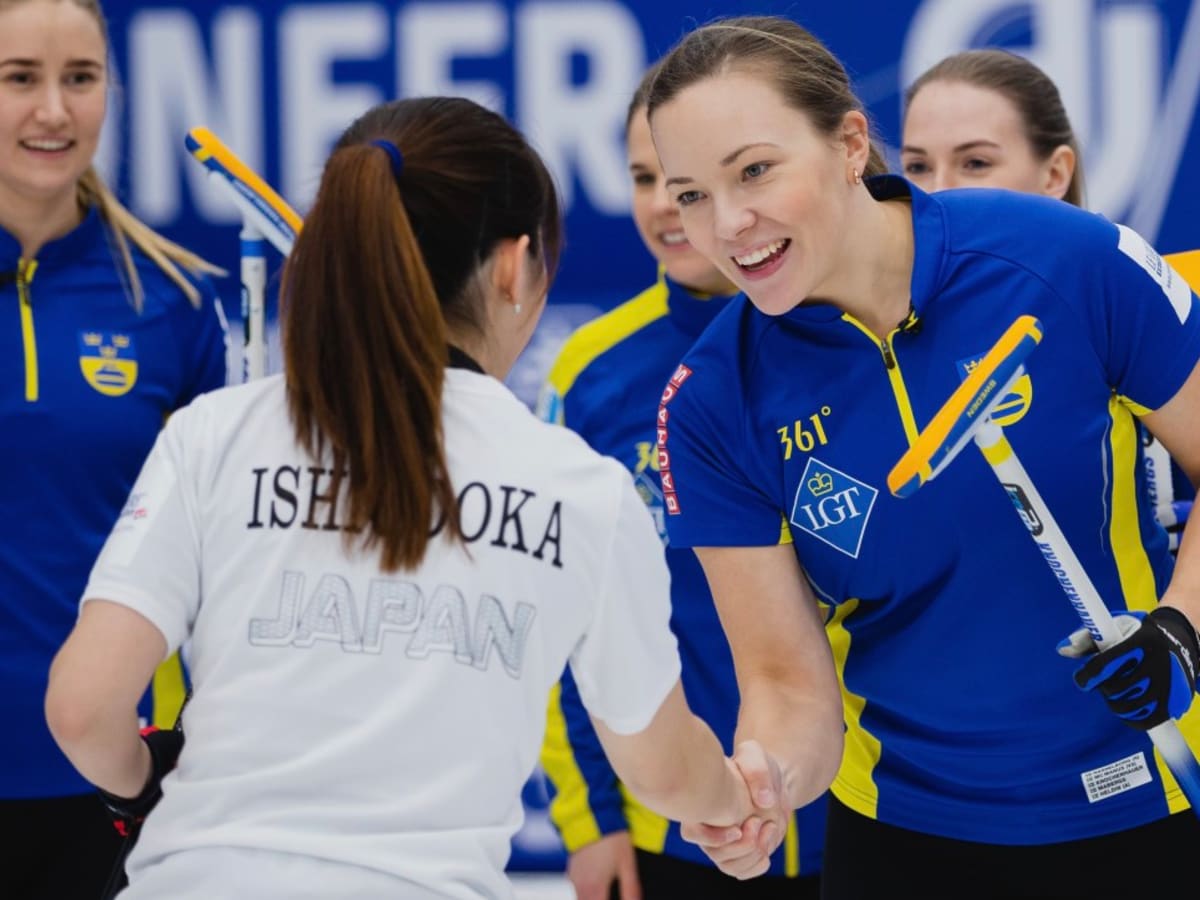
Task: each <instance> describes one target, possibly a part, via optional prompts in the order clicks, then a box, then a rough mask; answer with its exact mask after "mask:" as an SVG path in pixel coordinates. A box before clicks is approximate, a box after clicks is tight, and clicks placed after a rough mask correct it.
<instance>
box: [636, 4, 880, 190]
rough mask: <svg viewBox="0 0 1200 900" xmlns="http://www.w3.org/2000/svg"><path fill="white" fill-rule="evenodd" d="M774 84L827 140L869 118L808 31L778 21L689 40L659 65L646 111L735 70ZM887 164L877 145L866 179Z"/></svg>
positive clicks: (741, 22) (754, 19) (758, 21)
mask: <svg viewBox="0 0 1200 900" xmlns="http://www.w3.org/2000/svg"><path fill="white" fill-rule="evenodd" d="M735 69H736V70H742V71H746V70H749V71H752V72H757V73H761V74H762V75H764V76H765V77H767V78H769V79H770V80H771V81H772V83H773V84H774V85H775V87H776V88H777V89H778V91H779V93H780V94H781V95H782V96H783V98H784V100H785V101H786V102H787V103H788V105H789V106H792V107H793V108H795V109H797V110H799V111H800V112H802V113H804V114H805V115H807V116H808V117H809V120H810V121H811V122H812V123H813V125H814V126H815V127H816V128H817V130H818V131H820V132H822V133H823V134H836V133H839V132H840V129H841V126H842V120H843V119H844V118H845V116H846V113H848V112H851V111H852V110H858V111H859V112H864V114H865V111H864V109H863V105H862V102H861V101H860V100H859V99H858V97H856V96H855V94H854V91H853V90H852V89H851V88H850V79H849V77H848V76H847V75H846V70H845V68H843V66H842V64H841V63H840V62H838V60H837V58H836V57H835V56H834V55H833V54H832V53H830V52H829V50H828V48H826V46H825V45H824V44H822V43H821V42H820V41H819V40H818V39H817V38H816V37H814V36H813V35H812V34H811V33H810V32H809V31H807V30H806V29H804V28H802V27H801V26H800V25H797V24H796V23H795V22H793V21H791V20H790V19H784V18H781V17H778V16H738V17H733V18H728V19H718V20H716V21H714V22H710V23H709V24H707V25H703V26H701V27H700V28H698V29H696V30H695V31H693V32H691V33H690V34H688V35H687V36H685V37H684V38H683V39H682V40H681V41H680V42H679V43H678V44H676V45H675V47H674V48H673V49H672V50H671V52H670V53H668V54H667V55H666V56H665V57H664V58H663V60H662V61H661V62H660V63H659V67H658V73H657V77H656V78H655V79H654V81H653V83H652V84H651V86H650V90H649V95H648V97H647V100H646V106H647V111H648V113H649V114H650V115H654V111H655V110H656V109H657V108H658V107H660V106H662V105H663V104H664V103H667V102H668V101H669V100H671V99H673V98H674V97H676V96H677V95H678V94H679V93H680V92H681V91H683V89H684V88H687V87H690V86H691V85H693V84H695V83H696V82H698V81H703V80H704V79H706V78H711V77H713V76H715V75H720V74H722V73H724V72H728V71H731V70H735ZM886 171H887V163H886V162H885V161H884V158H883V154H882V153H881V152H880V151H879V147H878V145H877V144H876V142H875V141H874V140H872V141H871V155H870V158H869V159H868V160H867V165H866V167H865V171H863V173H862V174H863V175H864V176H867V175H881V174H883V173H884V172H886Z"/></svg>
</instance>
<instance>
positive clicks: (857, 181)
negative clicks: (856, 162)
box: [854, 169, 862, 184]
mask: <svg viewBox="0 0 1200 900" xmlns="http://www.w3.org/2000/svg"><path fill="white" fill-rule="evenodd" d="M854 183H855V184H862V176H861V175H860V174H858V169H855V170H854Z"/></svg>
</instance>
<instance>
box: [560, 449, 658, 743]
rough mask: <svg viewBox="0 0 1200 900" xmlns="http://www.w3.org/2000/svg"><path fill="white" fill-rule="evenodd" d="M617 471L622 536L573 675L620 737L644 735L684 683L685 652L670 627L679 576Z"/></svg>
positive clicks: (594, 711) (588, 703) (605, 565)
mask: <svg viewBox="0 0 1200 900" xmlns="http://www.w3.org/2000/svg"><path fill="white" fill-rule="evenodd" d="M613 466H614V479H613V482H614V489H615V490H619V497H618V506H617V519H616V529H615V536H614V538H613V541H612V545H611V550H610V551H609V553H608V554H607V558H605V559H604V560H603V562H602V563H601V571H602V572H603V573H604V576H605V578H604V581H603V583H602V584H601V585H600V589H599V593H598V597H597V600H596V610H595V614H594V615H593V617H592V621H591V623H590V625H589V626H588V629H587V632H586V634H585V635H584V637H583V639H582V640H581V641H580V643H579V644H578V645H577V646H576V648H575V651H574V652H573V653H572V654H571V673H572V675H573V676H574V678H575V683H576V685H577V686H578V688H579V696H580V698H581V699H582V700H583V705H584V706H585V707H587V710H588V712H589V713H590V714H591V715H593V716H595V717H596V718H598V719H600V720H601V721H602V722H604V724H605V725H607V726H608V727H609V728H611V729H612V730H613V731H615V732H617V733H619V734H636V733H637V732H639V731H642V730H644V729H645V728H646V727H647V726H648V725H649V724H650V720H651V719H653V718H654V714H655V713H657V712H658V708H659V706H661V705H662V702H663V700H664V699H666V696H667V694H668V693H669V692H670V690H671V688H672V687H674V686H675V683H676V682H677V681H678V680H679V674H680V663H679V647H678V645H677V644H676V641H675V635H674V634H673V633H672V632H671V626H670V619H671V576H670V573H669V571H668V569H667V561H666V556H665V554H664V552H663V547H662V542H661V541H660V540H659V537H658V531H657V529H656V528H655V527H654V520H653V519H652V518H651V516H650V512H649V511H648V510H647V509H646V506H645V504H644V503H643V502H642V500H641V498H640V497H639V496H638V494H637V491H636V490H635V488H634V486H633V482H632V481H631V480H630V478H629V476H628V475H627V474H626V473H625V472H624V470H622V469H620V468H619V466H618V465H617V464H616V463H613ZM618 475H619V477H617V476H618Z"/></svg>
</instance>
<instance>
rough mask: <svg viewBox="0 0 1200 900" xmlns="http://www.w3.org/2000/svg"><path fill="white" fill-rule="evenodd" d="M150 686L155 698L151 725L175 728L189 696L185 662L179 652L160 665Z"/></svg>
mask: <svg viewBox="0 0 1200 900" xmlns="http://www.w3.org/2000/svg"><path fill="white" fill-rule="evenodd" d="M150 685H151V689H152V691H153V693H152V696H153V698H154V709H153V711H152V714H151V719H150V721H151V724H153V725H157V726H158V727H159V728H164V729H166V728H174V727H175V721H176V719H178V718H179V711H180V710H181V709H183V698H184V697H186V696H187V683H186V682H185V681H184V677H183V660H182V659H181V658H180V656H179V651H178V650H176V651H175V652H174V653H172V654H171V655H170V656H169V657H168V658H167V659H165V660H163V661H162V662H161V663H159V664H158V668H157V669H155V670H154V679H153V680H152V681H151V682H150Z"/></svg>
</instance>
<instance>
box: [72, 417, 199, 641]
mask: <svg viewBox="0 0 1200 900" xmlns="http://www.w3.org/2000/svg"><path fill="white" fill-rule="evenodd" d="M190 413H194V410H192V409H188V410H184V411H181V412H179V413H177V414H175V415H173V416H172V417H171V418H170V420H169V421H168V422H167V425H166V426H165V427H164V429H163V430H162V431H161V432H160V433H159V436H158V440H157V441H156V442H155V444H154V447H153V449H152V450H151V451H150V455H149V456H148V457H147V458H146V461H145V463H144V464H143V465H142V469H141V472H140V473H139V474H138V478H137V481H136V482H135V483H134V485H133V489H132V490H131V491H130V493H129V498H128V500H126V502H125V506H124V508H123V509H122V510H121V514H120V516H119V517H118V519H117V522H116V524H115V525H114V526H113V529H112V531H111V533H110V534H109V536H108V539H107V540H106V541H105V544H104V547H103V549H102V550H101V552H100V556H99V558H98V559H97V560H96V563H95V565H94V566H93V567H92V572H91V575H90V577H89V579H88V583H87V587H86V588H85V589H84V592H83V601H82V602H83V603H86V602H87V601H88V600H92V599H103V600H109V601H112V602H114V603H119V604H121V605H123V606H127V607H129V608H130V609H132V610H134V611H136V612H138V613H140V614H142V615H143V616H145V617H146V618H147V619H148V620H149V621H150V622H152V623H153V624H154V625H155V626H156V627H157V628H158V629H159V631H161V632H162V634H163V637H164V638H165V639H166V642H167V655H168V656H169V655H170V654H171V653H173V652H174V651H175V650H176V649H178V647H179V646H180V645H181V644H182V643H183V642H184V640H185V639H186V638H187V636H188V634H189V632H190V629H191V625H192V623H193V622H194V621H195V617H196V612H197V610H198V608H199V603H200V539H199V534H200V529H199V524H198V523H197V521H196V519H195V510H196V504H195V501H194V496H193V492H192V491H191V489H190V487H189V483H188V477H187V472H186V470H185V465H184V454H183V452H182V451H183V448H184V447H185V446H187V444H186V441H187V437H186V432H187V426H188V425H190V424H192V422H193V419H194V416H192V415H189V414H190Z"/></svg>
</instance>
